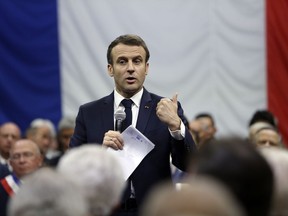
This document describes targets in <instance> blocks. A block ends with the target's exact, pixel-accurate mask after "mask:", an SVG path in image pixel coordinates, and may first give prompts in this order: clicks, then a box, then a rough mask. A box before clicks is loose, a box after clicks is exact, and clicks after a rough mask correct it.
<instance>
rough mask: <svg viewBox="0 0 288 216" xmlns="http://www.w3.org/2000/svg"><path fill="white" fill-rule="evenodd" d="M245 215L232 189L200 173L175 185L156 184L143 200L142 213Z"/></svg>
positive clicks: (159, 215) (158, 215)
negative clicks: (199, 175)
mask: <svg viewBox="0 0 288 216" xmlns="http://www.w3.org/2000/svg"><path fill="white" fill-rule="evenodd" d="M164 215H165V216H244V215H245V214H244V212H243V210H242V208H241V207H240V205H239V204H238V202H237V201H236V200H235V199H234V197H233V196H232V194H231V193H230V191H228V190H227V189H226V187H224V186H223V185H222V184H220V183H218V182H217V181H215V180H214V179H212V178H207V177H197V178H193V179H191V180H189V183H187V184H181V187H179V188H175V187H174V186H172V185H171V184H160V185H158V186H157V187H155V188H154V189H153V190H152V192H151V193H150V194H149V196H148V197H147V199H146V200H145V202H144V205H143V208H142V209H141V211H140V216H164Z"/></svg>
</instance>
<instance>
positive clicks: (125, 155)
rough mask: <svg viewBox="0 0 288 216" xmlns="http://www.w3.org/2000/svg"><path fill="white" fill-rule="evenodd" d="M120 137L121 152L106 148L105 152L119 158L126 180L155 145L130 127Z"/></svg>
mask: <svg viewBox="0 0 288 216" xmlns="http://www.w3.org/2000/svg"><path fill="white" fill-rule="evenodd" d="M122 137H123V140H124V147H123V150H114V149H112V148H108V149H107V151H109V152H112V153H113V154H114V155H116V157H117V158H119V161H120V163H121V166H122V168H123V171H124V176H125V179H126V180H127V179H128V178H129V176H130V175H131V174H132V172H133V171H134V170H135V169H136V167H137V166H138V165H139V164H140V162H141V161H142V160H143V158H144V157H145V156H146V155H147V154H148V153H149V152H150V151H151V150H152V149H153V148H154V146H155V145H154V144H153V143H152V142H151V141H150V140H149V139H148V138H147V137H145V136H144V135H143V134H142V133H141V132H140V131H138V130H137V129H136V128H135V127H133V126H132V125H130V126H129V127H128V128H126V130H124V131H123V132H122Z"/></svg>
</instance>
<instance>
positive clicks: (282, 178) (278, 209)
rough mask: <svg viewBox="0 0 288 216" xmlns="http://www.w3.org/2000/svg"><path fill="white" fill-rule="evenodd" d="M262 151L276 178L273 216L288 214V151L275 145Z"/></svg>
mask: <svg viewBox="0 0 288 216" xmlns="http://www.w3.org/2000/svg"><path fill="white" fill-rule="evenodd" d="M260 152H261V153H262V154H263V155H264V157H265V158H266V159H267V161H268V163H269V164H270V166H271V167H272V171H273V173H274V179H275V184H274V185H275V187H274V196H273V203H272V210H271V216H288V184H287V179H288V151H287V150H286V149H280V148H275V147H270V148H261V149H260Z"/></svg>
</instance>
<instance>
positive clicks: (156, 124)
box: [70, 89, 196, 204]
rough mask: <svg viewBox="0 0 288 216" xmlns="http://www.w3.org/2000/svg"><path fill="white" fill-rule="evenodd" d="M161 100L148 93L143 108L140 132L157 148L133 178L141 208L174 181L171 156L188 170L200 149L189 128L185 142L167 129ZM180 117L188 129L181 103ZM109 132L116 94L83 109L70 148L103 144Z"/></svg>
mask: <svg viewBox="0 0 288 216" xmlns="http://www.w3.org/2000/svg"><path fill="white" fill-rule="evenodd" d="M160 99H161V97H160V96H157V95H155V94H152V93H149V92H148V91H147V90H146V89H144V92H143V96H142V99H141V103H140V107H139V114H138V120H137V125H136V128H137V129H138V130H139V131H141V132H142V133H143V134H144V135H145V136H146V137H147V138H148V139H149V140H150V141H151V142H153V143H154V144H155V148H154V149H153V150H152V151H151V152H150V153H149V154H148V155H147V156H146V157H145V158H144V159H143V161H142V162H141V163H140V164H139V166H138V167H137V168H136V170H135V171H134V172H133V173H132V175H131V176H130V179H131V180H132V182H133V186H134V188H135V193H136V199H137V202H138V204H140V203H141V202H142V201H143V199H144V198H145V196H146V194H147V192H149V190H150V189H151V187H153V186H155V184H157V183H160V182H161V181H163V180H168V179H171V171H170V162H169V158H170V154H171V155H172V162H173V164H174V165H175V166H177V167H178V168H180V169H181V170H185V169H186V165H187V159H188V156H189V155H190V153H191V152H192V151H194V150H195V149H196V147H195V143H194V141H193V139H192V137H191V134H190V133H189V131H188V128H186V134H185V139H184V140H180V141H179V140H176V139H174V138H172V136H171V135H170V132H169V130H168V127H167V125H166V124H164V123H162V122H161V121H160V120H159V118H158V117H157V115H156V106H157V103H158V102H159V101H160ZM178 114H179V116H180V118H181V119H182V121H183V122H184V124H185V125H186V122H185V121H186V119H185V117H184V115H183V110H182V108H181V105H180V103H178ZM108 130H114V94H113V92H112V93H111V94H110V95H108V96H106V97H104V98H101V99H99V100H96V101H93V102H90V103H87V104H84V105H82V106H80V109H79V113H78V115H77V118H76V127H75V132H74V135H73V136H72V138H71V142H70V147H76V146H80V145H82V144H85V143H98V144H101V143H102V142H103V138H104V134H105V133H106V132H107V131H108Z"/></svg>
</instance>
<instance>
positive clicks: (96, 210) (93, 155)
mask: <svg viewBox="0 0 288 216" xmlns="http://www.w3.org/2000/svg"><path fill="white" fill-rule="evenodd" d="M58 170H59V172H60V173H63V174H64V175H65V176H67V177H69V178H70V179H73V180H74V181H75V183H77V184H78V185H80V187H81V188H82V189H83V191H84V193H85V196H86V199H87V202H88V205H89V209H90V214H91V215H92V216H96V215H99V216H104V215H109V214H110V213H111V212H112V211H113V209H114V208H115V207H116V206H117V205H118V204H119V202H120V198H121V195H122V192H123V190H124V186H125V180H124V174H123V170H122V167H121V165H120V163H119V161H118V160H117V158H115V157H114V155H112V154H111V153H110V152H107V150H106V149H104V148H102V147H101V145H95V144H91V145H88V144H87V145H82V146H80V147H77V148H72V149H70V150H68V151H67V152H66V153H65V154H64V156H63V157H62V158H61V160H60V162H59V164H58Z"/></svg>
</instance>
